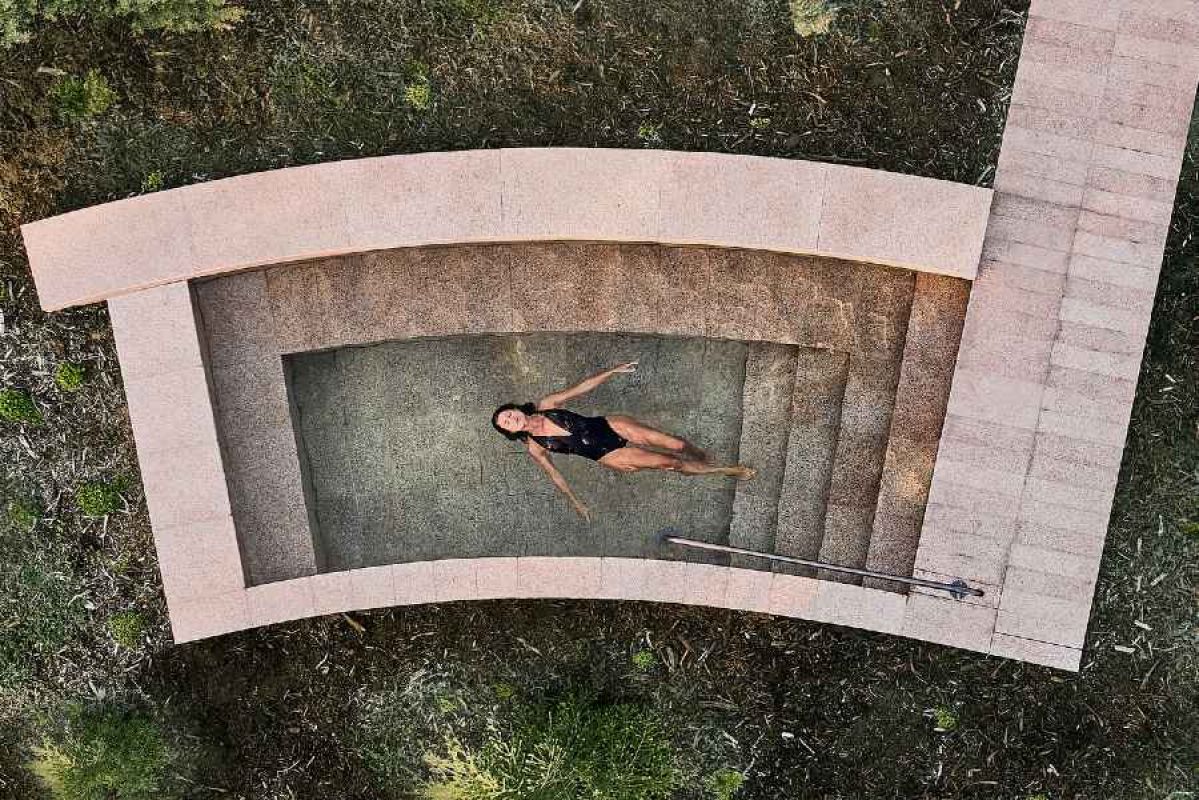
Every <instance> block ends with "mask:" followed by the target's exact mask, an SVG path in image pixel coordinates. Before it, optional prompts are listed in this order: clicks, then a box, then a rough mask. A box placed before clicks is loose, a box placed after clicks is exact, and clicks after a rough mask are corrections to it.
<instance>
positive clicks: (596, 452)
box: [533, 408, 628, 461]
mask: <svg viewBox="0 0 1199 800" xmlns="http://www.w3.org/2000/svg"><path fill="white" fill-rule="evenodd" d="M537 413H538V414H541V415H542V416H544V417H545V418H546V419H548V420H549V421H550V422H552V423H554V424H555V425H557V426H558V427H559V428H563V429H564V430H567V431H569V432H570V435H569V436H534V437H533V441H535V442H537V444H539V445H541V446H542V447H544V448H545V449H546V450H549V451H550V452H551V453H568V454H570V455H575V456H583V457H584V458H590V459H591V460H592V461H599V460H600V459H601V458H603V457H604V456H606V455H608V453H611V452H612V451H613V450H619V449H620V448H622V447H624V446H625V445H626V444H628V442H627V441H626V440H625V439H624V438H623V437H622V436H621V435H620V434H618V433H617V432H616V431H614V430H612V426H611V425H609V424H608V420H606V419H604V418H603V417H584V416H583V415H582V414H576V413H575V412H573V411H567V410H566V409H564V408H552V409H549V410H546V411H538V412H537Z"/></svg>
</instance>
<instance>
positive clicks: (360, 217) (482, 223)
mask: <svg viewBox="0 0 1199 800" xmlns="http://www.w3.org/2000/svg"><path fill="white" fill-rule="evenodd" d="M502 156H503V151H501V150H469V151H462V152H450V153H414V154H411V155H405V156H403V157H398V158H397V157H384V158H362V159H357V160H355V161H350V162H346V163H345V164H344V166H343V171H344V173H345V180H346V181H347V182H349V183H350V184H351V185H353V187H354V191H353V192H352V193H350V194H349V195H348V196H347V197H346V202H345V214H346V229H347V230H348V232H349V239H350V241H351V242H353V245H354V250H356V251H367V250H383V249H388V248H394V247H414V246H420V245H429V244H442V243H454V244H457V243H462V242H482V241H499V240H501V239H503V238H504V237H503V236H502V235H501V230H502V228H501V209H502V204H501V200H500V193H501V184H500V161H501V158H502Z"/></svg>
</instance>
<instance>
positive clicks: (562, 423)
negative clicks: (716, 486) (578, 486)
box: [491, 361, 754, 521]
mask: <svg viewBox="0 0 1199 800" xmlns="http://www.w3.org/2000/svg"><path fill="white" fill-rule="evenodd" d="M636 371H637V362H636V361H630V362H629V363H628V364H621V365H620V366H618V367H613V368H612V369H608V370H604V371H603V372H599V373H596V374H595V375H592V376H591V377H590V378H587V379H586V380H585V381H583V382H582V383H580V384H578V385H577V386H573V387H571V388H570V389H565V390H563V391H561V392H555V393H554V394H551V395H546V396H545V397H543V398H541V400H539V401H538V402H537V403H535V404H534V403H524V404H522V405H517V404H515V403H507V404H505V405H502V406H500V407H499V408H497V409H496V410H495V413H494V414H492V415H491V424H492V425H494V426H495V429H496V430H497V431H499V432H500V433H502V434H504V436H506V437H508V438H509V439H514V440H520V441H523V442H524V443H525V447H526V448H527V449H528V451H529V455H530V456H532V457H533V460H534V461H536V462H537V466H539V467H541V468H542V469H543V470H545V473H546V474H547V475H549V478H550V480H551V481H553V482H554V485H555V486H557V487H558V489H559V490H560V491H561V492H562V493H563V494H564V495H566V497H567V499H569V500H570V503H571V505H573V506H574V508H575V511H577V512H578V513H579V515H580V516H581V517H583V518H584V519H586V520H588V521H590V520H591V513H590V512H589V511H588V509H587V506H585V505H583V503H582V502H580V500H579V498H577V497H575V494H574V492H573V491H571V489H570V486H569V485H568V484H567V483H566V480H565V479H564V478H563V477H562V473H560V472H558V470H557V468H556V467H554V463H553V461H551V460H550V453H567V454H570V455H577V456H583V457H584V458H590V459H592V460H594V461H598V462H599V463H600V464H603V465H604V466H605V467H608V468H609V469H614V470H618V471H620V472H638V471H640V470H643V469H663V470H672V471H674V472H681V473H683V474H684V475H730V476H732V477H735V478H737V479H739V480H749V479H750V478H752V477H753V476H754V471H753V470H752V469H750V468H749V467H746V466H743V465H741V464H737V465H735V466H731V467H721V466H716V465H713V464H710V463H708V458H707V456H706V455H704V453H703V451H701V450H699V449H698V448H697V447H695V446H694V445H692V444H691V443H690V442H688V441H687V440H685V439H682V438H680V437H678V436H672V435H670V434H669V433H663V432H662V431H659V430H655V429H653V428H651V427H649V426H648V425H645V424H643V423H641V422H638V421H637V420H635V419H633V418H632V417H626V416H622V415H617V414H613V415H611V416H607V417H585V416H583V415H581V414H576V413H574V412H573V411H567V410H566V409H564V408H561V406H562V404H563V403H566V402H568V401H570V400H572V399H574V398H576V397H580V396H582V395H585V394H587V392H590V391H591V390H592V389H594V388H596V387H597V386H599V385H600V384H601V383H603V382H604V381H606V380H608V379H609V378H611V377H612V376H613V375H617V374H620V373H627V372H636Z"/></svg>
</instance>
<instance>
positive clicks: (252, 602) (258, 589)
mask: <svg viewBox="0 0 1199 800" xmlns="http://www.w3.org/2000/svg"><path fill="white" fill-rule="evenodd" d="M246 600H247V602H248V603H249V609H250V624H251V625H254V626H258V625H274V624H276V623H279V622H288V621H290V620H293V619H302V618H304V617H311V616H312V615H313V614H315V613H316V605H315V598H314V596H313V592H312V584H311V583H310V579H309V578H296V579H295V580H289V581H278V582H277V583H265V584H262V585H261V586H251V587H250V588H248V589H247V590H246Z"/></svg>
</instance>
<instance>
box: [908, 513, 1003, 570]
mask: <svg viewBox="0 0 1199 800" xmlns="http://www.w3.org/2000/svg"><path fill="white" fill-rule="evenodd" d="M938 531H939V529H938V528H936V527H934V526H932V525H930V524H929V522H928V521H927V520H926V521H925V524H924V530H923V531H921V534H920V546H919V548H918V549H917V550H916V569H920V570H925V571H928V572H939V573H942V574H945V575H956V576H958V577H960V578H963V579H965V580H967V581H982V582H983V583H990V584H998V583H999V582H1000V579H1001V578H1002V576H1003V568H1004V566H1005V559H1004V554H1005V552H1006V549H1007V545H1006V543H1004V542H1002V541H996V540H995V539H992V538H990V537H987V536H974V535H971V534H968V533H961V532H959V531H946V532H944V533H939V532H938Z"/></svg>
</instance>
